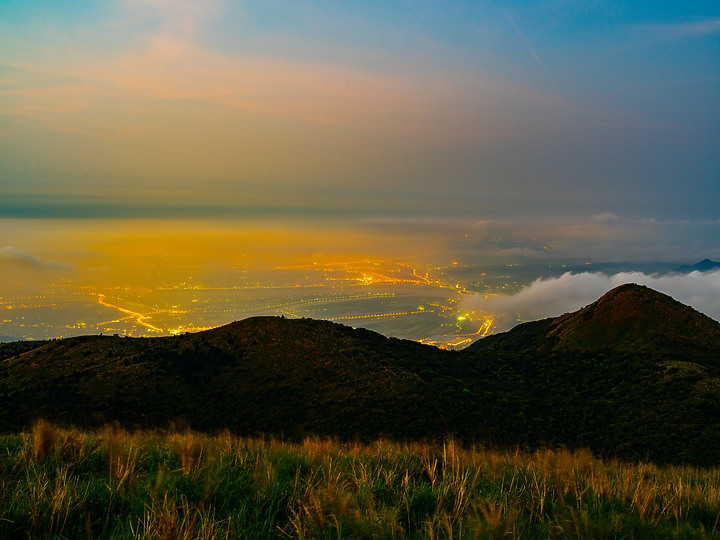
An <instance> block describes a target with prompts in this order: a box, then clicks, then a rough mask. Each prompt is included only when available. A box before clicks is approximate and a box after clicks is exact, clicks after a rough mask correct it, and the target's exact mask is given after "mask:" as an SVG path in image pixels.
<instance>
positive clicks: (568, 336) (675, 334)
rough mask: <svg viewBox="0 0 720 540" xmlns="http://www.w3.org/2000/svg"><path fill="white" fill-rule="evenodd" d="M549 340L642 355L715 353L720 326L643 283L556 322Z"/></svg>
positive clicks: (614, 292)
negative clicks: (662, 352) (710, 350)
mask: <svg viewBox="0 0 720 540" xmlns="http://www.w3.org/2000/svg"><path fill="white" fill-rule="evenodd" d="M547 335H548V337H554V338H555V339H556V346H555V348H556V349H560V350H599V349H607V348H610V347H612V348H613V349H614V350H616V351H627V352H639V351H646V352H647V351H659V350H673V349H674V350H681V349H684V348H686V347H690V348H693V349H695V350H697V349H705V348H708V349H712V350H713V353H714V354H713V356H717V351H715V350H714V347H712V346H711V345H710V344H711V343H713V342H715V343H717V340H718V339H720V323H718V322H716V321H714V320H712V319H711V318H710V317H707V316H706V315H703V314H702V313H700V312H698V311H696V310H694V309H693V308H691V307H689V306H686V305H684V304H682V303H680V302H678V301H677V300H675V299H674V298H672V297H670V296H668V295H666V294H663V293H661V292H658V291H656V290H653V289H650V288H649V287H645V286H643V285H638V284H635V283H627V284H624V285H620V286H619V287H616V288H614V289H612V290H610V291H608V292H607V293H605V294H604V295H603V296H602V297H601V298H600V299H598V300H597V301H595V302H593V303H592V304H590V305H588V306H586V307H584V308H582V309H581V310H579V311H576V312H574V313H568V314H566V315H563V316H561V317H558V318H557V319H555V320H554V321H553V323H552V324H551V325H550V327H549V329H548V334H547Z"/></svg>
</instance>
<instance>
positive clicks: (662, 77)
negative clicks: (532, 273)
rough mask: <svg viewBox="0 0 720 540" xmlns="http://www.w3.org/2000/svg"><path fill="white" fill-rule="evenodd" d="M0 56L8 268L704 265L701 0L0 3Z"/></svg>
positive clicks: (711, 216) (718, 183)
mask: <svg viewBox="0 0 720 540" xmlns="http://www.w3.org/2000/svg"><path fill="white" fill-rule="evenodd" d="M0 51H2V54H0V235H2V236H0V263H2V264H6V265H7V264H10V263H9V262H8V261H11V262H12V264H14V265H15V266H17V264H18V261H21V260H22V261H24V263H25V264H30V263H31V262H32V261H33V260H35V261H37V262H38V263H40V264H45V265H56V266H54V268H56V269H58V268H62V267H63V265H68V264H77V261H78V260H79V258H81V255H79V253H81V252H82V253H87V252H93V250H96V249H99V248H98V245H99V243H98V241H97V239H95V240H90V239H89V237H90V236H92V234H96V235H99V234H101V233H99V232H98V231H101V230H103V227H107V226H108V225H107V222H108V221H107V220H114V221H112V223H113V225H112V227H111V228H112V231H114V232H113V233H112V234H120V236H122V234H121V233H118V232H117V231H123V230H124V229H125V228H127V229H128V230H129V231H133V232H132V234H131V233H128V234H127V235H126V236H125V241H126V242H127V243H128V245H130V244H132V245H133V246H134V248H133V249H137V250H139V251H142V250H143V248H142V246H141V245H142V243H143V240H142V238H143V235H142V230H143V227H145V226H146V225H143V224H147V223H148V221H152V222H153V225H152V226H150V228H151V229H152V230H153V231H156V232H157V231H165V233H169V232H172V231H175V232H177V229H176V223H177V222H178V220H180V221H181V222H182V223H183V224H184V225H183V231H190V232H192V233H193V234H195V235H196V236H197V235H200V237H202V231H206V230H208V227H210V226H208V225H207V223H209V222H213V223H215V224H216V225H213V226H212V227H210V229H212V230H213V231H216V232H217V230H218V227H220V228H222V227H223V226H222V223H228V222H232V223H233V226H232V227H231V228H232V229H233V231H234V230H236V228H237V227H240V228H241V229H242V230H254V231H264V232H257V234H255V233H253V234H254V237H257V236H258V235H260V237H262V235H263V234H266V233H267V234H269V235H270V237H272V238H274V239H276V240H277V239H278V238H279V237H280V236H282V240H277V242H275V243H272V242H270V243H267V244H264V245H266V246H269V247H270V249H271V250H275V251H277V252H280V251H282V250H286V249H290V247H291V248H292V249H296V250H297V249H299V248H298V245H300V244H302V245H305V247H304V248H303V249H304V250H305V251H306V252H325V251H327V250H336V251H346V252H349V251H353V250H354V251H356V252H362V253H373V254H382V255H392V254H396V253H398V249H400V248H399V247H398V246H401V247H402V246H404V248H403V250H404V251H408V250H416V258H423V257H424V259H425V260H427V261H431V262H437V263H438V264H440V263H443V262H445V263H449V261H451V260H453V259H455V258H457V257H462V258H463V259H462V260H463V261H467V262H468V263H473V264H478V263H482V262H483V261H490V260H492V261H494V262H501V261H508V262H513V263H514V262H516V261H517V260H521V261H522V260H535V259H537V260H540V259H543V260H544V259H546V258H548V257H550V258H552V257H554V258H555V259H556V260H565V259H578V260H579V259H583V258H585V259H589V260H594V261H607V260H612V261H622V260H644V261H669V260H679V261H681V262H685V263H688V264H692V263H694V262H697V260H700V259H701V258H704V257H710V258H713V257H714V258H715V259H720V245H718V241H717V238H720V204H719V203H720V99H718V96H720V4H718V3H717V1H716V0H712V1H694V2H667V1H659V2H658V1H653V2H650V1H639V0H635V1H612V0H608V1H604V0H576V1H572V0H541V1H537V2H526V1H515V0H509V1H502V2H501V1H494V2H486V1H467V0H462V1H461V0H456V1H454V0H449V1H442V2H441V1H436V0H403V1H395V0H387V1H310V0H307V1H305V0H296V1H292V2H289V1H281V0H268V1H262V2H243V1H229V0H207V1H203V2H196V1H192V0H112V1H109V0H92V1H90V0H76V1H70V0H55V1H47V0H22V1H20V0H2V1H0ZM101 222H102V223H104V224H103V225H98V224H100V223H101ZM188 223H190V224H188ZM192 223H195V225H193V224H192ZM218 223H220V224H221V225H217V224H218ZM239 224H241V225H239ZM248 224H251V225H248ZM298 224H299V225H298ZM248 227H249V229H248ZM58 228H61V229H63V232H62V233H60V232H57V230H58ZM108 230H109V229H108ZM51 231H56V232H54V233H53V232H51ZM138 231H139V232H138ZM198 231H199V232H198ZM267 231H275V232H267ZM328 231H332V234H331V233H329V232H328ZM156 232H154V233H152V234H151V235H150V236H152V237H153V238H156V240H155V241H154V242H155V243H154V244H153V245H157V234H160V233H157V234H156ZM301 232H302V234H301ZM165 233H163V234H165ZM233 234H235V233H233ZM53 235H55V236H53ZM58 235H60V236H62V235H64V236H62V237H63V238H64V240H63V243H61V244H60V247H58V244H57V242H55V243H52V242H51V241H50V240H49V239H50V238H56V237H57V236H58ZM153 235H155V236H153ZM273 235H274V236H273ZM278 235H279V236H278ZM200 237H198V238H200ZM173 238H175V237H173ZM217 238H220V237H218V236H217V235H216V236H213V239H214V240H212V241H211V242H207V244H208V245H217V244H216V241H217ZM83 239H85V240H83ZM172 242H175V243H176V244H177V245H179V246H180V247H178V252H180V251H182V249H183V248H182V243H181V242H176V240H175V239H173V241H172ZM172 242H171V243H172ZM204 243H205V242H204V240H202V239H200V240H197V242H196V244H194V245H202V244H204ZM260 243H262V242H260ZM113 245H114V246H115V248H113V247H112V246H113ZM118 245H119V244H117V243H115V244H113V243H112V242H109V243H105V244H103V246H104V247H103V248H102V249H105V250H112V249H116V250H118V253H120V252H122V250H121V249H120V248H118V247H117V246H118ZM253 245H256V246H257V245H259V243H258V242H255V244H253ZM62 246H68V247H67V249H66V250H65V251H64V252H63V249H62ZM93 246H94V247H93ZM288 246H290V247H288ZM123 249H124V248H123ZM148 249H149V248H148ZM193 249H194V248H193ZM208 249H209V248H208ZM3 250H4V251H3ZM13 250H16V251H13ZM404 251H403V256H405V253H404ZM183 253H185V255H183V256H188V254H187V253H188V252H183ZM23 257H25V258H24V259H23ZM27 257H30V258H34V259H28V258H27ZM3 261H4V262H3ZM58 265H59V266H58Z"/></svg>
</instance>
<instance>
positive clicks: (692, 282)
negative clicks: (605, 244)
mask: <svg viewBox="0 0 720 540" xmlns="http://www.w3.org/2000/svg"><path fill="white" fill-rule="evenodd" d="M623 283H638V284H640V285H647V286H648V287H650V288H652V289H655V290H657V291H660V292H662V293H665V294H668V295H670V296H672V297H673V298H675V299H676V300H678V301H680V302H682V303H683V304H687V305H690V306H692V307H694V308H695V309H697V310H698V311H701V312H703V313H705V314H706V315H708V316H710V317H712V318H714V319H716V320H719V321H720V271H715V272H692V273H690V274H667V275H647V274H643V273H640V272H623V273H619V274H615V275H610V276H608V275H604V274H598V273H589V272H586V273H585V272H584V273H579V274H573V273H566V274H563V275H562V276H560V277H557V278H549V279H538V280H536V281H534V282H533V283H532V284H531V285H530V286H529V287H526V288H524V289H522V290H521V291H520V292H518V293H517V294H515V295H513V296H488V297H485V296H484V295H475V296H472V297H470V298H468V299H466V300H465V301H464V302H463V309H464V310H466V311H475V312H482V313H484V314H488V315H493V316H494V317H495V323H494V324H495V329H496V330H497V331H504V330H508V329H509V328H511V327H513V326H515V325H516V324H518V323H519V322H524V321H530V320H538V319H543V318H546V317H556V316H559V315H562V314H563V313H569V312H572V311H576V310H578V309H580V308H582V307H584V306H586V305H588V304H590V303H592V302H594V301H595V300H597V299H598V298H600V297H601V296H602V295H603V294H605V293H606V292H607V291H609V290H610V289H613V288H615V287H617V286H619V285H622V284H623Z"/></svg>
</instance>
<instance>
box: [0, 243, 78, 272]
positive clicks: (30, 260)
mask: <svg viewBox="0 0 720 540" xmlns="http://www.w3.org/2000/svg"><path fill="white" fill-rule="evenodd" d="M7 265H12V266H16V267H20V268H24V269H36V270H63V269H67V268H71V266H70V265H68V264H63V263H59V262H56V261H43V260H42V259H38V258H37V257H35V256H34V255H31V254H30V253H28V252H27V251H23V250H21V249H18V248H16V247H14V246H5V247H1V248H0V267H3V266H7Z"/></svg>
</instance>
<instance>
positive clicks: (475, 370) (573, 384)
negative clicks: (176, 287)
mask: <svg viewBox="0 0 720 540" xmlns="http://www.w3.org/2000/svg"><path fill="white" fill-rule="evenodd" d="M38 418H45V419H47V420H50V421H52V422H56V423H59V424H60V425H76V426H81V427H86V428H92V427H97V426H101V425H104V424H107V423H110V422H116V423H118V424H120V425H122V426H124V427H126V428H153V427H167V426H168V425H169V424H170V423H174V424H175V425H176V426H188V427H190V428H192V429H194V430H198V431H203V432H217V431H219V430H222V429H225V428H227V429H229V430H230V431H231V432H233V433H236V434H241V435H257V434H265V435H274V436H277V437H281V438H284V439H286V440H289V441H292V440H302V439H303V438H304V437H306V436H308V435H320V436H333V437H338V438H339V439H340V440H359V441H370V440H375V439H377V438H379V437H385V438H388V439H394V440H398V441H406V440H407V441H409V440H429V441H431V440H443V439H445V438H446V437H449V436H452V437H454V438H455V440H457V441H459V442H462V443H468V444H470V443H478V444H483V445H487V446H491V447H505V446H511V447H512V446H516V445H519V446H520V447H521V448H527V449H531V448H534V447H542V446H544V445H550V446H554V447H569V448H587V449H590V450H591V451H592V452H593V453H594V454H596V455H599V456H606V457H610V456H612V457H619V458H623V459H630V460H644V461H655V462H658V463H686V464H694V465H700V466H712V465H715V464H718V463H720V324H719V323H717V322H715V321H713V320H712V319H710V318H708V317H706V316H704V315H702V314H700V313H698V312H697V311H694V310H693V309H691V308H689V307H687V306H684V305H682V304H680V303H678V302H676V301H675V300H673V299H672V298H670V297H668V296H666V295H663V294H661V293H658V292H656V291H653V290H651V289H648V288H646V287H641V286H637V285H623V286H621V287H618V288H617V289H614V290H612V291H610V292H609V293H607V294H606V295H605V296H603V297H602V298H601V299H599V300H598V301H597V302H595V303H593V304H591V305H589V306H587V307H585V308H584V309H582V310H580V311H577V312H575V313H570V314H567V315H563V316H561V317H557V318H553V319H546V320H543V321H537V322H532V323H526V324H522V325H520V326H518V327H516V328H514V329H513V330H511V331H509V332H506V333H503V334H498V335H494V336H490V337H488V338H485V339H483V340H480V341H478V342H476V343H475V344H474V345H472V346H471V347H469V348H468V349H466V350H464V351H459V352H457V351H454V352H451V351H443V350H439V349H436V348H433V347H429V346H425V345H421V344H418V343H415V342H410V341H402V340H397V339H389V338H385V337H383V336H381V335H379V334H376V333H373V332H370V331H367V330H362V329H352V328H349V327H346V326H342V325H338V324H334V323H330V322H326V321H316V320H310V319H299V320H288V319H282V318H276V317H259V318H252V319H247V320H244V321H240V322H235V323H232V324H229V325H227V326H223V327H220V328H216V329H213V330H209V331H206V332H200V333H197V334H186V335H183V336H177V337H163V338H120V337H110V336H84V337H77V338H69V339H63V340H56V341H48V342H16V343H7V344H0V431H3V432H17V431H19V430H22V429H23V428H26V427H27V426H29V425H30V424H31V423H32V422H33V421H34V420H35V419H38Z"/></svg>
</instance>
